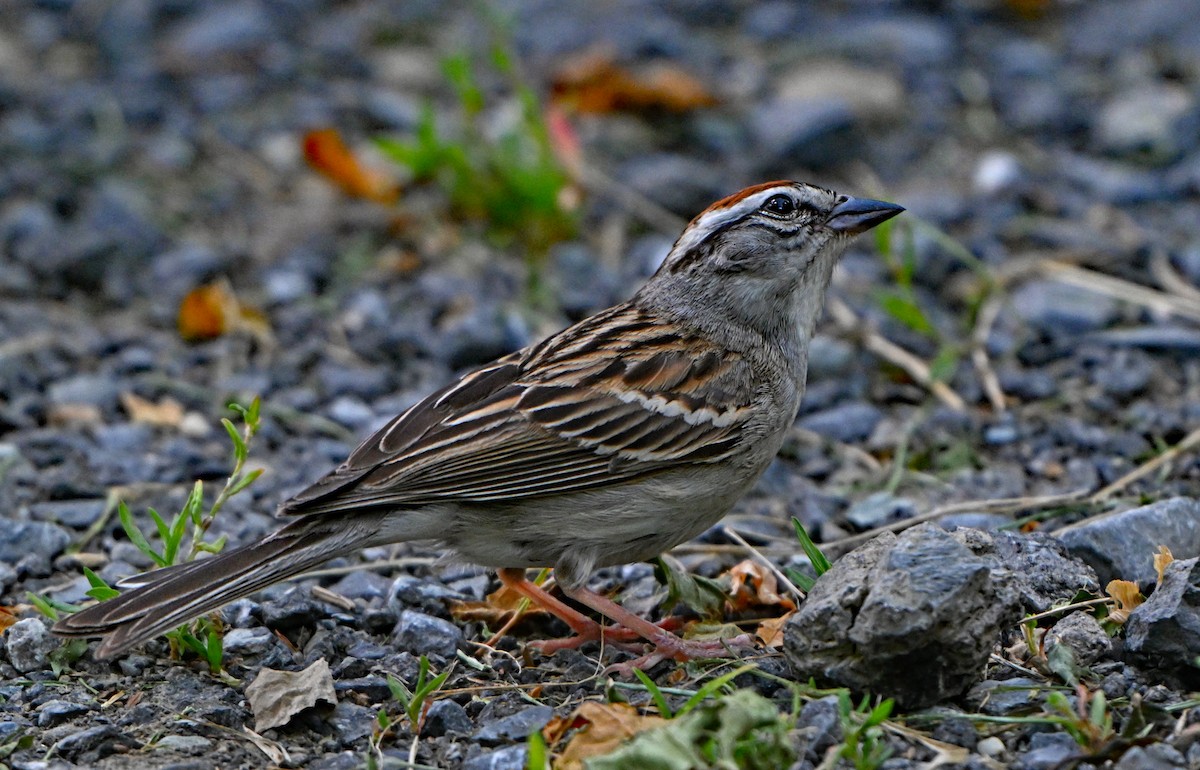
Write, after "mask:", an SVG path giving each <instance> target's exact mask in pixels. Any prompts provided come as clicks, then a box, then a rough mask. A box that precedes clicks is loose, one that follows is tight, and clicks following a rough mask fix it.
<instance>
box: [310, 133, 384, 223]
mask: <svg viewBox="0 0 1200 770" xmlns="http://www.w3.org/2000/svg"><path fill="white" fill-rule="evenodd" d="M304 159H305V160H307V161H308V165H310V166H312V168H313V169H315V170H316V171H318V172H320V173H321V174H322V175H323V176H325V178H326V179H329V180H330V181H332V182H334V183H335V184H337V185H338V187H341V188H342V190H343V191H345V192H346V193H347V194H348V195H353V196H355V197H356V198H366V199H367V200H373V201H376V202H378V203H384V204H392V203H395V202H396V199H397V198H398V197H399V195H400V188H399V185H397V184H396V181H395V180H394V179H392V178H391V177H389V176H387V175H386V174H384V173H382V172H379V171H375V170H372V169H368V168H367V167H365V166H363V165H362V163H360V162H359V160H358V158H356V157H355V156H354V153H353V152H351V151H350V148H349V147H347V146H346V143H345V142H344V141H342V136H341V134H339V133H338V131H337V129H336V128H322V129H318V130H316V131H309V132H308V133H307V134H305V135H304Z"/></svg>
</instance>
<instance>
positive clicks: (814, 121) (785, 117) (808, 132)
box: [750, 99, 860, 168]
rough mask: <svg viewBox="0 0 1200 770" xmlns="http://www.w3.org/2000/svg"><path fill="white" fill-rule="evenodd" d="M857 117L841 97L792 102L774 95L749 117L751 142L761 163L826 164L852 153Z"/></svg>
mask: <svg viewBox="0 0 1200 770" xmlns="http://www.w3.org/2000/svg"><path fill="white" fill-rule="evenodd" d="M858 125H859V121H858V118H857V116H855V114H854V110H853V109H852V108H851V106H850V104H849V103H848V102H846V101H844V100H842V99H824V100H810V101H802V102H796V101H792V100H789V99H777V100H774V101H769V102H766V103H764V104H761V105H759V106H758V107H756V108H755V109H754V112H753V113H752V115H751V118H750V126H751V130H752V132H753V135H754V139H755V146H756V147H758V148H761V153H762V160H763V161H764V163H767V164H773V165H774V166H776V167H777V166H778V164H781V163H787V164H794V165H798V166H803V167H807V168H827V167H829V166H830V165H831V164H836V163H838V162H840V161H842V160H845V159H846V158H847V157H848V156H852V155H853V154H854V153H855V151H856V149H857V148H858V146H859V145H860V142H859V141H857V137H856V134H857V133H858Z"/></svg>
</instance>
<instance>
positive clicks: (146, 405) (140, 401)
mask: <svg viewBox="0 0 1200 770" xmlns="http://www.w3.org/2000/svg"><path fill="white" fill-rule="evenodd" d="M121 406H123V407H124V408H125V413H126V414H128V415H129V419H130V420H132V421H133V422H140V423H144V424H146V425H157V426H160V427H164V428H178V427H179V424H180V423H181V422H183V405H182V404H180V403H179V402H178V401H176V400H175V399H173V398H171V397H170V396H165V397H163V398H162V400H160V401H159V402H158V403H157V404H156V403H154V402H153V401H151V400H149V399H147V398H142V397H141V396H139V395H138V394H136V393H131V392H129V391H126V392H124V393H122V394H121Z"/></svg>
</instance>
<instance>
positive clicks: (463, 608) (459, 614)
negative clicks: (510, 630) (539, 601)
mask: <svg viewBox="0 0 1200 770" xmlns="http://www.w3.org/2000/svg"><path fill="white" fill-rule="evenodd" d="M524 598H525V597H523V596H521V595H520V594H519V593H517V592H516V591H513V590H510V589H509V587H508V586H506V585H501V586H500V587H499V588H498V589H496V590H495V591H494V592H493V593H491V594H489V595H488V597H487V598H486V599H484V600H483V601H481V602H460V601H451V602H450V614H451V615H452V616H453V617H454V619H455V620H462V621H469V620H481V621H483V622H484V623H487V624H488V625H489V626H491V625H497V624H499V623H503V622H504V621H505V620H508V619H509V618H510V617H512V614H513V613H514V612H518V611H521V602H522V599H524ZM534 613H537V614H542V615H544V614H546V610H544V609H543V608H541V607H539V606H537V605H536V604H533V603H530V602H526V603H525V608H524V611H523V613H522V614H525V615H529V614H534Z"/></svg>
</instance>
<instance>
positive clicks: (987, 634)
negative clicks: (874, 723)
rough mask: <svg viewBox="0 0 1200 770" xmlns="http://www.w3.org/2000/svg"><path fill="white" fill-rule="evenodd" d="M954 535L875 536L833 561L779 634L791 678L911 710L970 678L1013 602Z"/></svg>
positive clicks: (1005, 584)
mask: <svg viewBox="0 0 1200 770" xmlns="http://www.w3.org/2000/svg"><path fill="white" fill-rule="evenodd" d="M956 534H957V533H949V532H946V531H945V530H943V529H941V528H939V527H937V526H935V525H931V524H924V525H920V526H917V527H913V528H912V529H910V530H907V531H906V532H904V533H903V534H901V535H900V536H898V537H897V536H895V535H892V534H890V533H889V534H884V535H881V536H879V537H878V538H876V539H874V540H872V541H871V542H869V543H867V544H866V545H864V546H862V547H861V548H859V549H857V550H855V551H853V552H851V553H849V554H847V555H846V556H844V557H842V558H841V559H840V560H839V561H838V562H837V563H836V564H834V566H833V568H832V569H830V570H829V571H828V572H826V573H825V574H824V575H822V576H821V577H820V579H818V580H817V582H816V585H814V586H813V589H812V591H811V592H810V593H809V595H808V598H807V599H806V600H805V602H804V604H803V605H802V606H801V607H800V610H799V612H797V613H796V615H795V616H794V617H793V618H792V620H791V621H790V622H789V623H788V625H787V628H786V630H785V636H784V650H785V652H786V654H787V657H788V660H789V661H790V663H791V665H792V668H793V669H794V671H795V673H796V675H797V676H798V677H799V678H801V679H807V678H808V677H815V678H816V679H817V680H819V681H822V682H827V683H832V684H836V685H842V686H846V687H850V688H853V689H856V690H868V691H870V692H872V693H876V694H880V695H884V696H888V697H893V698H895V699H896V701H897V702H898V703H899V704H900V705H901V706H903V707H905V708H910V709H911V708H922V707H925V706H929V705H932V704H934V703H937V702H938V701H941V700H944V699H946V698H951V697H955V696H958V695H960V694H962V693H963V692H965V691H966V690H967V688H969V687H970V686H971V685H972V684H974V683H975V682H976V681H978V680H979V679H980V677H981V675H982V673H983V667H984V664H985V663H986V662H987V659H988V655H989V654H990V653H991V652H992V648H993V646H994V645H995V643H996V642H997V641H998V640H999V639H1000V634H1001V632H1002V631H1003V630H1004V629H1005V628H1007V627H1009V626H1011V625H1012V624H1013V623H1015V622H1016V621H1017V619H1018V618H1019V617H1020V602H1019V599H1018V592H1017V591H1016V590H1015V581H1014V578H1013V576H1012V575H1011V574H1010V573H1009V571H1008V570H1007V569H1005V568H1004V567H1003V566H1001V564H1000V563H999V561H998V560H993V559H988V558H984V557H981V556H979V555H977V554H975V553H973V552H972V549H971V548H968V547H967V546H966V545H964V544H963V543H962V542H961V541H960V537H961V536H958V537H956Z"/></svg>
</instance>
